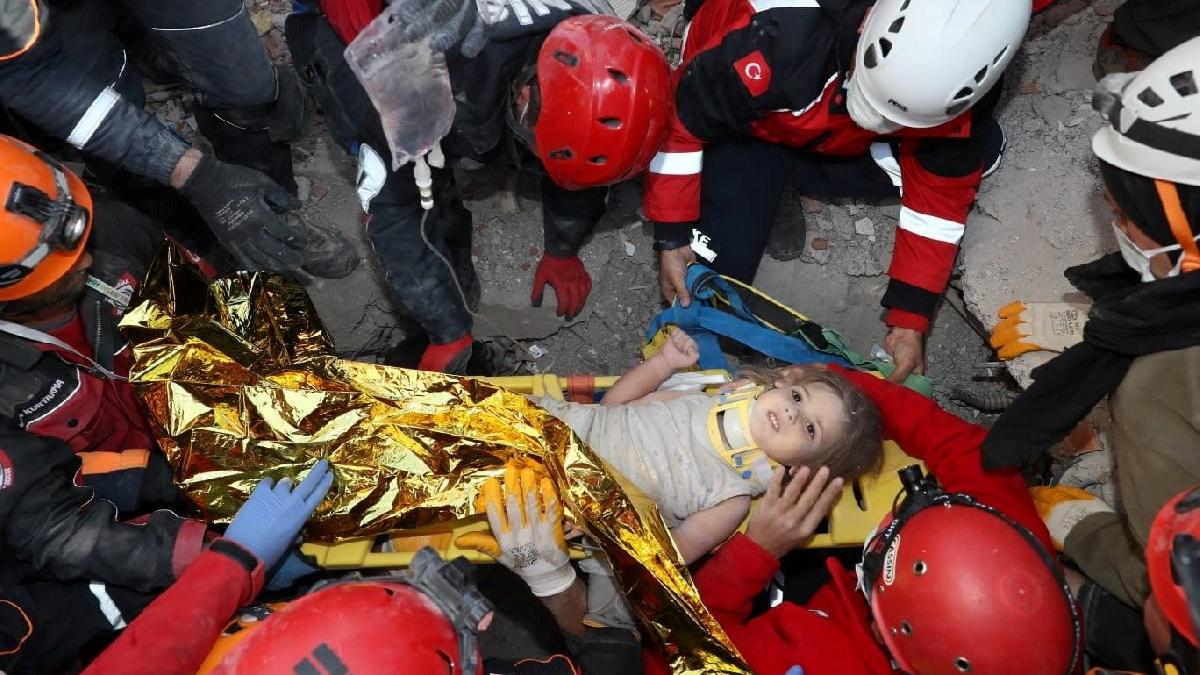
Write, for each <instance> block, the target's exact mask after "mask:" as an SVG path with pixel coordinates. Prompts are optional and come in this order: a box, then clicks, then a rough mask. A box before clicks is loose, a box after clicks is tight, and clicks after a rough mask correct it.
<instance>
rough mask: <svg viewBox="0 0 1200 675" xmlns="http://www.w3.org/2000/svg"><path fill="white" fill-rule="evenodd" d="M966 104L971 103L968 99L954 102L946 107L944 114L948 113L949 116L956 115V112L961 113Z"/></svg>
mask: <svg viewBox="0 0 1200 675" xmlns="http://www.w3.org/2000/svg"><path fill="white" fill-rule="evenodd" d="M968 105H971V101H970V99H967V100H965V101H959V102H958V103H955V104H954V105H952V106H950V107H949V108H946V114H947V115H949V116H950V117H958V114H959V113H961V112H962V111H964V110H966V109H967V106H968Z"/></svg>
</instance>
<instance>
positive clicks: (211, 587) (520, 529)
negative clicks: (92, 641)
mask: <svg viewBox="0 0 1200 675" xmlns="http://www.w3.org/2000/svg"><path fill="white" fill-rule="evenodd" d="M515 471H516V469H515V468H510V469H509V470H508V473H513V475H516V474H515V473H514V472H515ZM522 478H523V480H522V481H508V484H509V487H507V488H501V487H500V486H499V483H498V482H496V481H495V479H493V480H492V481H491V482H490V483H489V487H488V488H487V489H486V490H485V494H486V495H487V501H488V503H489V507H488V518H489V522H490V523H491V524H492V527H493V528H494V529H493V531H494V532H496V533H498V536H497V538H492V537H491V536H489V535H487V534H479V535H477V536H474V537H472V538H470V539H468V540H467V541H466V542H465V543H467V544H469V545H470V547H471V548H479V549H480V550H486V551H487V552H489V553H490V554H492V555H495V556H496V558H497V561H498V562H499V563H501V564H503V565H504V566H505V567H507V568H509V569H510V570H511V571H512V572H513V573H515V574H516V575H517V576H519V577H520V578H521V580H522V581H525V582H526V583H528V584H530V588H531V590H532V591H533V592H534V593H535V594H537V595H538V597H539V599H540V600H541V601H542V603H543V604H544V605H545V607H546V608H547V609H548V610H549V611H550V613H551V614H552V615H553V616H554V619H555V621H556V622H557V624H558V626H559V628H560V629H561V630H562V632H563V635H564V637H566V638H567V644H568V645H569V647H570V649H571V652H572V656H573V659H574V660H572V659H571V658H568V657H567V656H565V655H554V656H551V657H550V658H545V659H530V660H523V661H517V662H516V663H511V662H509V663H505V662H502V661H499V660H496V659H488V660H487V665H486V670H485V669H484V660H483V657H482V655H481V654H480V653H479V648H478V643H477V640H476V634H477V633H479V632H482V631H484V630H486V629H487V627H488V625H489V624H490V623H491V619H492V606H491V603H490V602H488V601H487V600H486V599H485V598H484V597H483V596H482V595H480V593H479V591H478V590H477V589H476V588H475V584H474V573H473V572H472V569H471V566H470V564H469V563H467V561H466V560H465V559H462V558H459V559H458V560H455V561H454V562H452V563H446V562H445V561H443V560H442V559H441V558H440V556H438V555H437V553H435V552H434V551H433V550H432V549H429V548H426V549H424V550H422V551H420V552H418V553H417V555H416V556H415V557H414V559H413V562H412V566H411V568H410V569H409V570H408V571H407V572H404V573H400V574H394V575H391V576H380V577H373V578H369V579H363V580H355V581H349V582H335V583H332V584H329V585H326V586H323V587H318V588H317V589H315V590H314V591H313V592H312V593H310V594H308V595H305V596H304V597H302V598H300V599H298V600H296V601H293V602H291V603H290V604H288V605H287V606H286V607H284V608H283V609H282V610H276V611H274V612H271V611H270V610H267V612H268V613H267V614H266V615H265V617H259V618H258V620H256V621H254V622H253V623H251V624H249V626H250V627H249V628H247V626H246V625H245V624H235V625H234V632H230V633H227V634H226V636H224V637H222V635H221V633H222V628H224V627H225V625H226V622H227V621H228V620H229V618H230V617H231V616H233V615H234V611H235V610H236V609H237V608H238V607H239V606H242V605H245V604H247V603H249V602H250V600H252V599H253V598H254V597H255V596H256V595H257V593H258V591H259V590H260V589H261V585H262V579H261V575H256V570H261V568H255V567H254V566H252V565H245V564H243V565H240V566H239V565H231V564H229V563H228V562H227V561H225V560H223V559H221V558H220V557H219V556H218V555H216V554H206V556H204V557H201V558H200V559H199V560H198V561H197V562H196V564H195V565H193V566H192V567H191V568H189V570H188V571H187V573H186V574H185V575H184V576H183V577H182V578H181V579H180V580H179V582H178V583H176V584H175V585H174V586H172V587H171V588H170V589H168V590H167V591H166V592H165V593H163V594H162V596H161V597H160V598H159V599H158V600H157V601H156V602H154V603H153V604H152V605H151V606H150V607H149V608H148V609H147V610H146V611H145V612H143V613H142V615H141V616H140V617H138V619H137V620H136V621H134V622H133V623H132V624H131V625H130V626H129V628H128V629H126V631H125V632H124V634H122V636H121V637H120V639H119V640H118V641H117V642H115V643H114V644H113V645H112V646H111V647H109V649H108V650H106V651H105V652H104V653H103V654H102V655H101V656H100V657H99V658H98V659H97V660H96V661H94V662H93V663H92V664H91V665H90V666H89V669H88V670H87V671H86V672H88V673H106V672H110V670H109V669H111V668H113V667H115V666H117V665H120V666H122V670H121V672H127V673H147V675H149V674H151V673H154V674H155V675H157V674H158V673H162V672H168V673H176V672H178V673H193V672H199V673H210V672H211V673H227V674H230V675H238V674H240V673H258V672H282V671H285V670H295V671H296V672H320V671H319V670H315V668H318V667H319V668H321V669H323V670H324V671H325V672H353V673H360V674H363V675H369V674H373V673H380V674H384V673H387V674H391V673H429V672H447V673H452V674H454V675H458V674H464V675H474V673H483V672H488V673H498V674H502V673H518V674H526V673H530V674H534V673H543V674H545V675H554V674H558V673H561V674H563V675H574V674H575V673H578V672H583V673H596V674H600V673H604V674H607V673H622V674H625V673H629V674H632V675H636V673H638V672H640V670H641V667H640V662H641V654H640V649H639V646H638V643H637V639H636V637H634V636H633V635H632V634H631V633H630V632H629V631H627V630H624V629H620V628H604V627H595V626H585V625H584V615H585V612H587V611H588V609H589V607H588V604H589V594H588V592H587V591H586V590H585V587H584V584H583V582H582V581H581V580H580V579H579V578H578V577H577V576H576V573H575V570H574V568H573V567H572V566H571V562H570V558H569V556H568V554H567V551H566V546H565V544H564V542H563V538H562V518H561V516H562V511H561V509H560V507H559V505H558V494H557V492H555V490H554V488H553V485H551V484H550V483H549V481H548V480H544V481H541V482H537V481H533V480H529V479H528V478H527V477H525V476H522ZM513 486H519V487H515V489H516V490H517V494H514V493H513V490H514V487H513ZM518 495H521V496H518ZM497 500H498V501H499V502H500V503H501V504H503V506H500V507H499V510H497V508H498V507H497V505H496V501H497ZM231 528H232V526H231ZM293 532H294V531H293ZM229 536H230V535H229V534H228V533H227V534H226V537H227V538H228V537H229ZM184 611H187V612H189V615H190V616H191V617H193V621H194V623H193V628H194V630H191V631H187V632H180V631H169V630H164V627H166V626H173V625H175V623H176V622H177V621H178V616H179V615H180V614H181V613H182V612H184ZM164 637H165V638H168V639H163V638H164ZM219 639H220V640H221V642H219V643H218V640H219ZM214 644H216V648H215V649H214ZM576 664H578V666H579V667H580V668H581V671H580V670H576Z"/></svg>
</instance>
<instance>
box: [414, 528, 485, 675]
mask: <svg viewBox="0 0 1200 675" xmlns="http://www.w3.org/2000/svg"><path fill="white" fill-rule="evenodd" d="M404 581H406V582H407V583H409V584H411V585H412V586H413V587H415V588H416V589H418V590H420V591H421V592H422V593H424V594H425V596H426V597H427V598H429V599H430V600H432V601H433V603H434V604H435V605H437V606H438V608H439V609H441V610H442V613H443V614H444V615H445V616H446V619H447V620H449V621H450V623H451V625H453V626H454V631H455V632H456V633H457V634H458V654H459V658H460V659H462V669H461V670H462V672H463V673H467V674H468V675H471V674H472V673H474V672H475V670H476V667H477V666H478V663H477V662H478V659H479V647H478V633H479V624H480V623H481V622H482V621H483V619H484V617H486V616H487V615H488V613H489V612H491V611H492V610H493V609H494V608H493V607H492V603H491V602H489V601H488V599H487V598H485V597H483V594H482V593H480V592H479V589H478V588H476V587H475V572H474V570H473V569H472V567H471V563H469V562H467V560H466V558H456V559H455V560H453V561H452V562H446V561H445V560H443V559H442V557H441V556H440V555H438V554H437V553H436V552H435V551H434V550H433V549H432V548H429V547H428V546H427V547H425V548H422V549H421V550H420V551H417V554H416V555H415V556H414V557H413V560H412V564H411V565H410V566H409V569H408V574H407V578H405V579H404Z"/></svg>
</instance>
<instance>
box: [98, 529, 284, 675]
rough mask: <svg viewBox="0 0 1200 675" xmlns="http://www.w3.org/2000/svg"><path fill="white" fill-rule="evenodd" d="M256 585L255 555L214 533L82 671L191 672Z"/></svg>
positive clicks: (188, 674)
mask: <svg viewBox="0 0 1200 675" xmlns="http://www.w3.org/2000/svg"><path fill="white" fill-rule="evenodd" d="M262 585H263V569H262V564H261V563H260V562H259V561H258V559H257V558H255V557H254V555H253V554H252V553H250V552H249V551H247V550H246V549H244V548H242V547H241V546H239V545H237V544H235V543H233V542H232V541H229V540H228V539H218V540H217V541H215V542H213V545H212V546H211V547H209V549H208V550H207V551H205V552H204V554H203V555H201V556H200V557H199V558H197V559H196V561H195V562H193V563H192V564H191V565H190V566H189V567H188V568H187V570H186V571H184V573H183V575H181V576H180V577H179V580H178V581H176V582H175V583H174V584H173V585H172V586H171V587H170V588H168V589H167V590H166V591H165V592H164V593H163V594H162V595H160V596H158V598H156V599H155V600H154V602H152V603H151V604H150V606H149V607H147V608H146V609H145V610H143V611H142V613H141V614H140V615H138V618H137V619H135V620H134V621H133V623H131V624H129V627H128V628H126V629H125V630H124V631H123V632H122V633H121V637H119V638H117V640H116V642H113V643H112V644H111V645H109V647H108V649H105V650H104V652H103V653H101V654H100V656H99V657H97V658H96V660H95V661H92V663H91V664H90V665H88V667H87V669H86V670H84V671H83V672H84V673H86V674H88V675H109V674H110V673H122V674H125V673H128V674H130V675H133V674H136V673H145V674H146V675H176V674H178V675H191V673H194V672H196V669H197V668H199V667H200V664H201V663H203V662H204V659H205V657H207V656H208V653H209V651H211V650H212V648H213V645H214V644H216V642H217V638H218V637H219V636H220V635H221V631H222V630H223V629H224V628H225V625H226V624H227V623H229V619H230V618H232V617H233V615H234V613H235V612H236V611H237V608H238V607H241V606H242V605H248V604H250V602H251V601H252V600H253V599H254V598H255V596H257V595H258V592H259V591H260V590H262Z"/></svg>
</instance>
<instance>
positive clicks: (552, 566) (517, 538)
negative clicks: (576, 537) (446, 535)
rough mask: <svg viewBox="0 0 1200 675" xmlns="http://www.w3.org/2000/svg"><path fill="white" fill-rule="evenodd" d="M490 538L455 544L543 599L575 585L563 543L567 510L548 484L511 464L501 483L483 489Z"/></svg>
mask: <svg viewBox="0 0 1200 675" xmlns="http://www.w3.org/2000/svg"><path fill="white" fill-rule="evenodd" d="M483 497H484V501H485V503H486V505H487V517H488V524H489V525H490V526H491V528H492V534H491V535H490V536H489V535H487V534H484V533H482V532H471V533H468V534H464V535H463V536H461V537H459V538H457V539H455V541H454V543H455V544H457V545H458V546H459V548H469V549H474V550H476V551H482V552H484V553H486V554H488V555H490V556H492V557H493V558H495V559H496V562H498V563H500V564H501V565H504V566H505V567H507V568H508V569H510V570H512V571H513V572H514V573H515V574H516V575H517V576H519V577H521V578H522V579H524V580H525V583H527V584H529V590H531V591H533V594H534V595H536V596H538V597H539V598H544V597H547V596H551V595H557V594H558V593H562V592H563V591H565V590H566V589H567V588H568V587H569V586H570V585H571V584H572V583H573V582H574V581H575V568H573V567H571V559H570V557H569V556H568V555H567V544H566V542H565V541H563V526H562V523H563V517H562V505H561V502H560V501H559V499H558V492H557V491H556V490H555V489H554V484H553V483H552V482H550V479H549V478H545V477H543V478H541V480H538V476H537V473H536V472H534V470H533V469H530V468H522V469H518V465H517V464H516V463H514V462H509V464H508V466H506V467H505V469H504V488H503V489H501V487H500V481H498V480H496V479H495V478H492V479H489V480H488V481H487V482H486V483H484V484H483Z"/></svg>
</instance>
